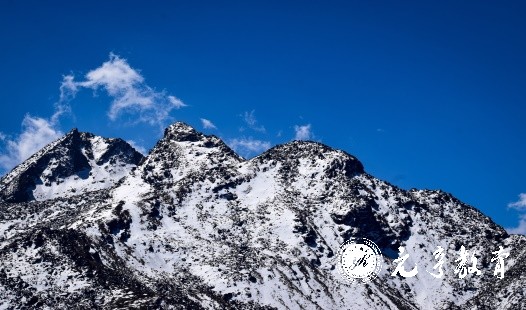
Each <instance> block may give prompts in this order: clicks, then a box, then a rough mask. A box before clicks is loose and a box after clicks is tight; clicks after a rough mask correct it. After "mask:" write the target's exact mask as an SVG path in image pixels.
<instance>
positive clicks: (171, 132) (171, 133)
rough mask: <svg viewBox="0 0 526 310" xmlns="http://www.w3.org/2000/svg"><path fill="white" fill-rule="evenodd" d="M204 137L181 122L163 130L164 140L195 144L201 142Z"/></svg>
mask: <svg viewBox="0 0 526 310" xmlns="http://www.w3.org/2000/svg"><path fill="white" fill-rule="evenodd" d="M204 137H205V135H203V134H202V133H200V132H197V131H196V130H195V129H194V128H193V127H192V126H190V125H188V124H186V123H183V122H176V123H174V124H172V125H170V126H168V128H166V129H165V130H164V138H168V139H170V140H175V141H179V142H184V141H189V142H196V141H199V140H202V139H203V138H204Z"/></svg>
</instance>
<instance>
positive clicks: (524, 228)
mask: <svg viewBox="0 0 526 310" xmlns="http://www.w3.org/2000/svg"><path fill="white" fill-rule="evenodd" d="M506 231H507V232H508V233H509V234H521V235H526V214H522V215H521V216H520V217H519V225H517V227H509V228H506Z"/></svg>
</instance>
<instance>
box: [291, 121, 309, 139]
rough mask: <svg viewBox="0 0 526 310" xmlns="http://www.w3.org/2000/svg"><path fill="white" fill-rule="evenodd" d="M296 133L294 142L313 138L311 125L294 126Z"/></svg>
mask: <svg viewBox="0 0 526 310" xmlns="http://www.w3.org/2000/svg"><path fill="white" fill-rule="evenodd" d="M294 131H295V132H296V135H295V137H294V140H310V139H312V138H313V135H312V131H311V125H310V124H307V125H301V126H299V125H296V126H294Z"/></svg>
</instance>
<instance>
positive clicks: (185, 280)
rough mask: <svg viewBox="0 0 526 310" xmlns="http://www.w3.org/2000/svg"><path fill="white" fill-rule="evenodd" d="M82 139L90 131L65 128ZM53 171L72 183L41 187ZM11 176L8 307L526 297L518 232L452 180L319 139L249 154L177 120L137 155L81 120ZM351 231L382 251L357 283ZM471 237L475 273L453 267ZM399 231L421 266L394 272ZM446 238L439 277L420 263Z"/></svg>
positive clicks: (0, 289) (1, 289) (492, 305)
mask: <svg viewBox="0 0 526 310" xmlns="http://www.w3.org/2000/svg"><path fill="white" fill-rule="evenodd" d="M72 136H75V137H77V138H72ZM73 140H75V141H83V142H82V143H80V142H64V141H73ZM117 141H118V142H117ZM112 146H114V147H113V148H112ZM110 149H112V151H111V152H110V151H109V150H110ZM108 152H109V153H110V154H112V155H107V156H105V155H104V154H106V153H108ZM89 154H91V155H89ZM103 157H104V158H112V159H108V160H102V158H103ZM78 158H82V159H80V160H79V159H78ZM57 163H58V164H57ZM135 165H137V166H136V167H135ZM32 167H37V168H38V169H37V168H32ZM58 167H60V168H58ZM86 170H89V171H91V172H92V175H90V174H89V173H88V174H87V175H88V177H87V178H86V179H83V178H82V176H86V174H85V173H84V171H86ZM79 174H80V175H79ZM124 175H125V176H124ZM122 176H124V178H123V179H121V177H122ZM104 178H105V179H106V182H105V183H104V184H105V186H98V187H97V185H99V183H101V182H97V181H95V180H101V179H104ZM27 180H32V181H31V182H29V181H27ZM39 180H41V181H39ZM56 180H60V181H62V182H60V183H59V184H58V185H61V184H68V185H67V186H58V187H55V188H54V189H53V190H48V191H45V190H44V189H42V186H45V185H46V184H51V186H53V184H54V183H53V182H56ZM85 180H90V181H85ZM82 182H85V183H82ZM1 184H2V187H1V193H2V197H4V201H3V202H1V203H0V262H1V264H0V300H2V302H0V304H1V305H0V308H6V309H10V308H24V307H30V308H46V307H48V308H58V309H62V308H64V309H66V308H67V309H71V308H79V309H85V308H88V307H92V308H104V309H117V308H123V309H128V308H154V309H155V308H159V309H169V308H177V309H201V308H205V309H228V308H232V309H271V308H277V309H451V308H458V309H466V308H467V309H470V308H472V309H523V308H525V307H526V302H525V300H524V295H525V291H524V290H525V289H524V284H525V282H526V280H525V276H524V275H525V273H524V272H525V271H524V270H525V268H524V262H525V258H526V252H525V251H524V245H525V244H526V238H524V236H519V235H508V234H507V233H506V231H504V230H503V229H502V228H501V227H500V226H498V225H496V224H495V223H494V222H492V221H491V219H489V218H488V217H486V216H484V215H483V214H482V213H480V212H479V211H478V210H476V209H474V208H473V207H470V206H468V205H466V204H463V203H462V202H460V201H459V200H457V199H455V198H454V197H452V196H451V195H450V194H447V193H444V192H441V191H429V190H410V191H405V190H402V189H399V188H397V187H396V186H393V185H391V184H389V183H387V182H384V181H381V180H378V179H376V178H374V177H373V176H371V175H369V174H367V173H366V172H365V171H364V167H363V165H362V164H361V163H360V162H359V160H358V159H356V158H355V157H353V156H351V155H349V154H347V153H345V152H343V151H339V150H335V149H332V148H330V147H328V146H325V145H323V144H320V143H314V142H301V141H294V142H291V143H287V144H284V145H279V146H276V147H274V148H272V149H270V150H268V151H266V152H265V153H263V154H261V155H259V156H257V157H255V158H252V159H250V160H245V159H243V158H241V157H240V156H238V155H237V154H236V153H235V152H233V151H232V150H231V149H230V148H229V147H228V146H227V145H226V144H225V143H223V142H222V141H221V140H220V139H218V138H217V137H214V136H206V135H203V134H201V133H199V132H197V131H195V130H194V129H193V128H191V127H189V126H188V125H186V124H183V123H176V124H173V125H171V126H170V127H169V128H167V129H166V130H165V134H164V137H163V138H162V139H161V140H160V141H159V142H158V143H157V145H156V146H155V147H154V149H153V150H152V151H151V152H150V154H149V155H148V156H147V157H146V158H144V159H142V156H140V155H138V154H137V153H136V152H134V151H133V149H132V148H131V147H129V146H128V145H127V144H125V143H124V142H122V141H121V140H104V139H101V138H97V137H95V136H93V135H90V134H82V133H78V132H77V131H72V132H71V133H69V134H68V135H67V136H66V137H64V138H63V139H61V140H59V141H57V142H55V143H52V144H51V145H49V146H48V147H46V148H44V149H43V150H42V151H40V152H39V153H37V154H36V155H35V156H33V157H31V158H30V159H29V160H28V161H27V162H25V163H23V164H22V165H20V166H18V167H17V168H15V169H14V170H13V171H12V172H11V173H10V174H8V175H7V176H6V177H4V178H3V179H2V182H1ZM88 184H89V185H88ZM48 187H49V186H48ZM72 188H74V189H75V190H74V191H72V190H71V189H72ZM350 237H365V238H368V239H370V240H372V241H374V242H375V243H376V244H377V245H378V246H379V247H380V249H381V251H382V254H383V257H382V259H383V266H384V268H383V269H382V271H381V273H380V275H379V277H378V278H377V279H375V280H373V281H372V282H370V283H367V284H363V283H352V284H350V283H347V282H346V281H345V280H344V279H342V277H341V276H340V275H339V274H338V272H337V270H336V268H335V265H336V263H337V262H336V253H337V251H338V247H339V245H340V244H342V243H343V242H344V241H345V240H347V239H349V238H350ZM462 245H464V246H465V248H466V249H467V250H468V251H470V253H472V252H475V253H476V256H477V258H478V262H479V263H478V268H479V269H480V270H481V272H482V274H481V275H474V274H469V275H468V276H467V277H466V278H464V279H459V278H458V276H457V275H456V274H454V268H455V265H456V262H455V259H457V257H458V251H459V249H460V248H461V246H462ZM399 246H404V247H405V248H406V250H407V253H408V254H410V258H409V260H408V261H407V262H406V269H411V268H412V266H414V265H415V264H418V266H419V267H418V268H419V273H418V275H417V276H416V277H414V278H402V277H400V276H396V277H394V276H391V273H392V272H393V270H394V268H395V267H396V266H395V265H394V264H393V260H394V259H396V258H397V257H398V248H399ZM437 246H441V247H442V248H444V249H445V254H446V258H447V259H446V263H445V265H444V272H445V275H444V277H443V278H442V279H435V278H433V277H432V276H431V275H430V274H429V273H428V272H426V269H427V270H429V271H433V269H432V268H433V266H434V265H435V264H436V261H435V260H434V257H433V254H432V253H433V252H434V251H435V250H436V248H437ZM499 246H502V247H504V248H507V249H511V255H510V257H509V258H507V259H506V269H507V272H506V277H505V278H504V279H502V280H501V279H498V278H496V277H495V276H494V275H493V269H494V268H495V262H492V261H491V252H492V251H495V250H497V249H498V248H499Z"/></svg>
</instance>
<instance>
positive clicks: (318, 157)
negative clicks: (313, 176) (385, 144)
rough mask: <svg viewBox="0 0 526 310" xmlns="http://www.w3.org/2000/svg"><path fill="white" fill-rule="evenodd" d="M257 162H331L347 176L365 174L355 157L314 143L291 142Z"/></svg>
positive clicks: (266, 153) (265, 153)
mask: <svg viewBox="0 0 526 310" xmlns="http://www.w3.org/2000/svg"><path fill="white" fill-rule="evenodd" d="M254 160H256V161H260V162H264V161H273V160H275V161H278V162H283V161H284V162H288V163H291V164H293V163H294V162H298V161H299V160H304V161H310V162H311V163H314V162H315V161H325V162H330V166H331V167H332V168H333V169H342V170H341V171H344V172H345V175H347V176H353V175H356V174H360V173H364V167H363V165H362V163H361V162H360V161H359V160H358V159H357V158H356V157H354V156H352V155H350V154H348V153H347V152H344V151H341V150H335V149H333V148H331V147H329V146H327V145H325V144H322V143H319V142H314V141H299V140H295V141H291V142H288V143H285V144H280V145H276V146H274V147H272V148H271V149H269V150H267V151H266V152H264V153H263V154H261V155H259V156H257V157H255V158H254Z"/></svg>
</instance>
